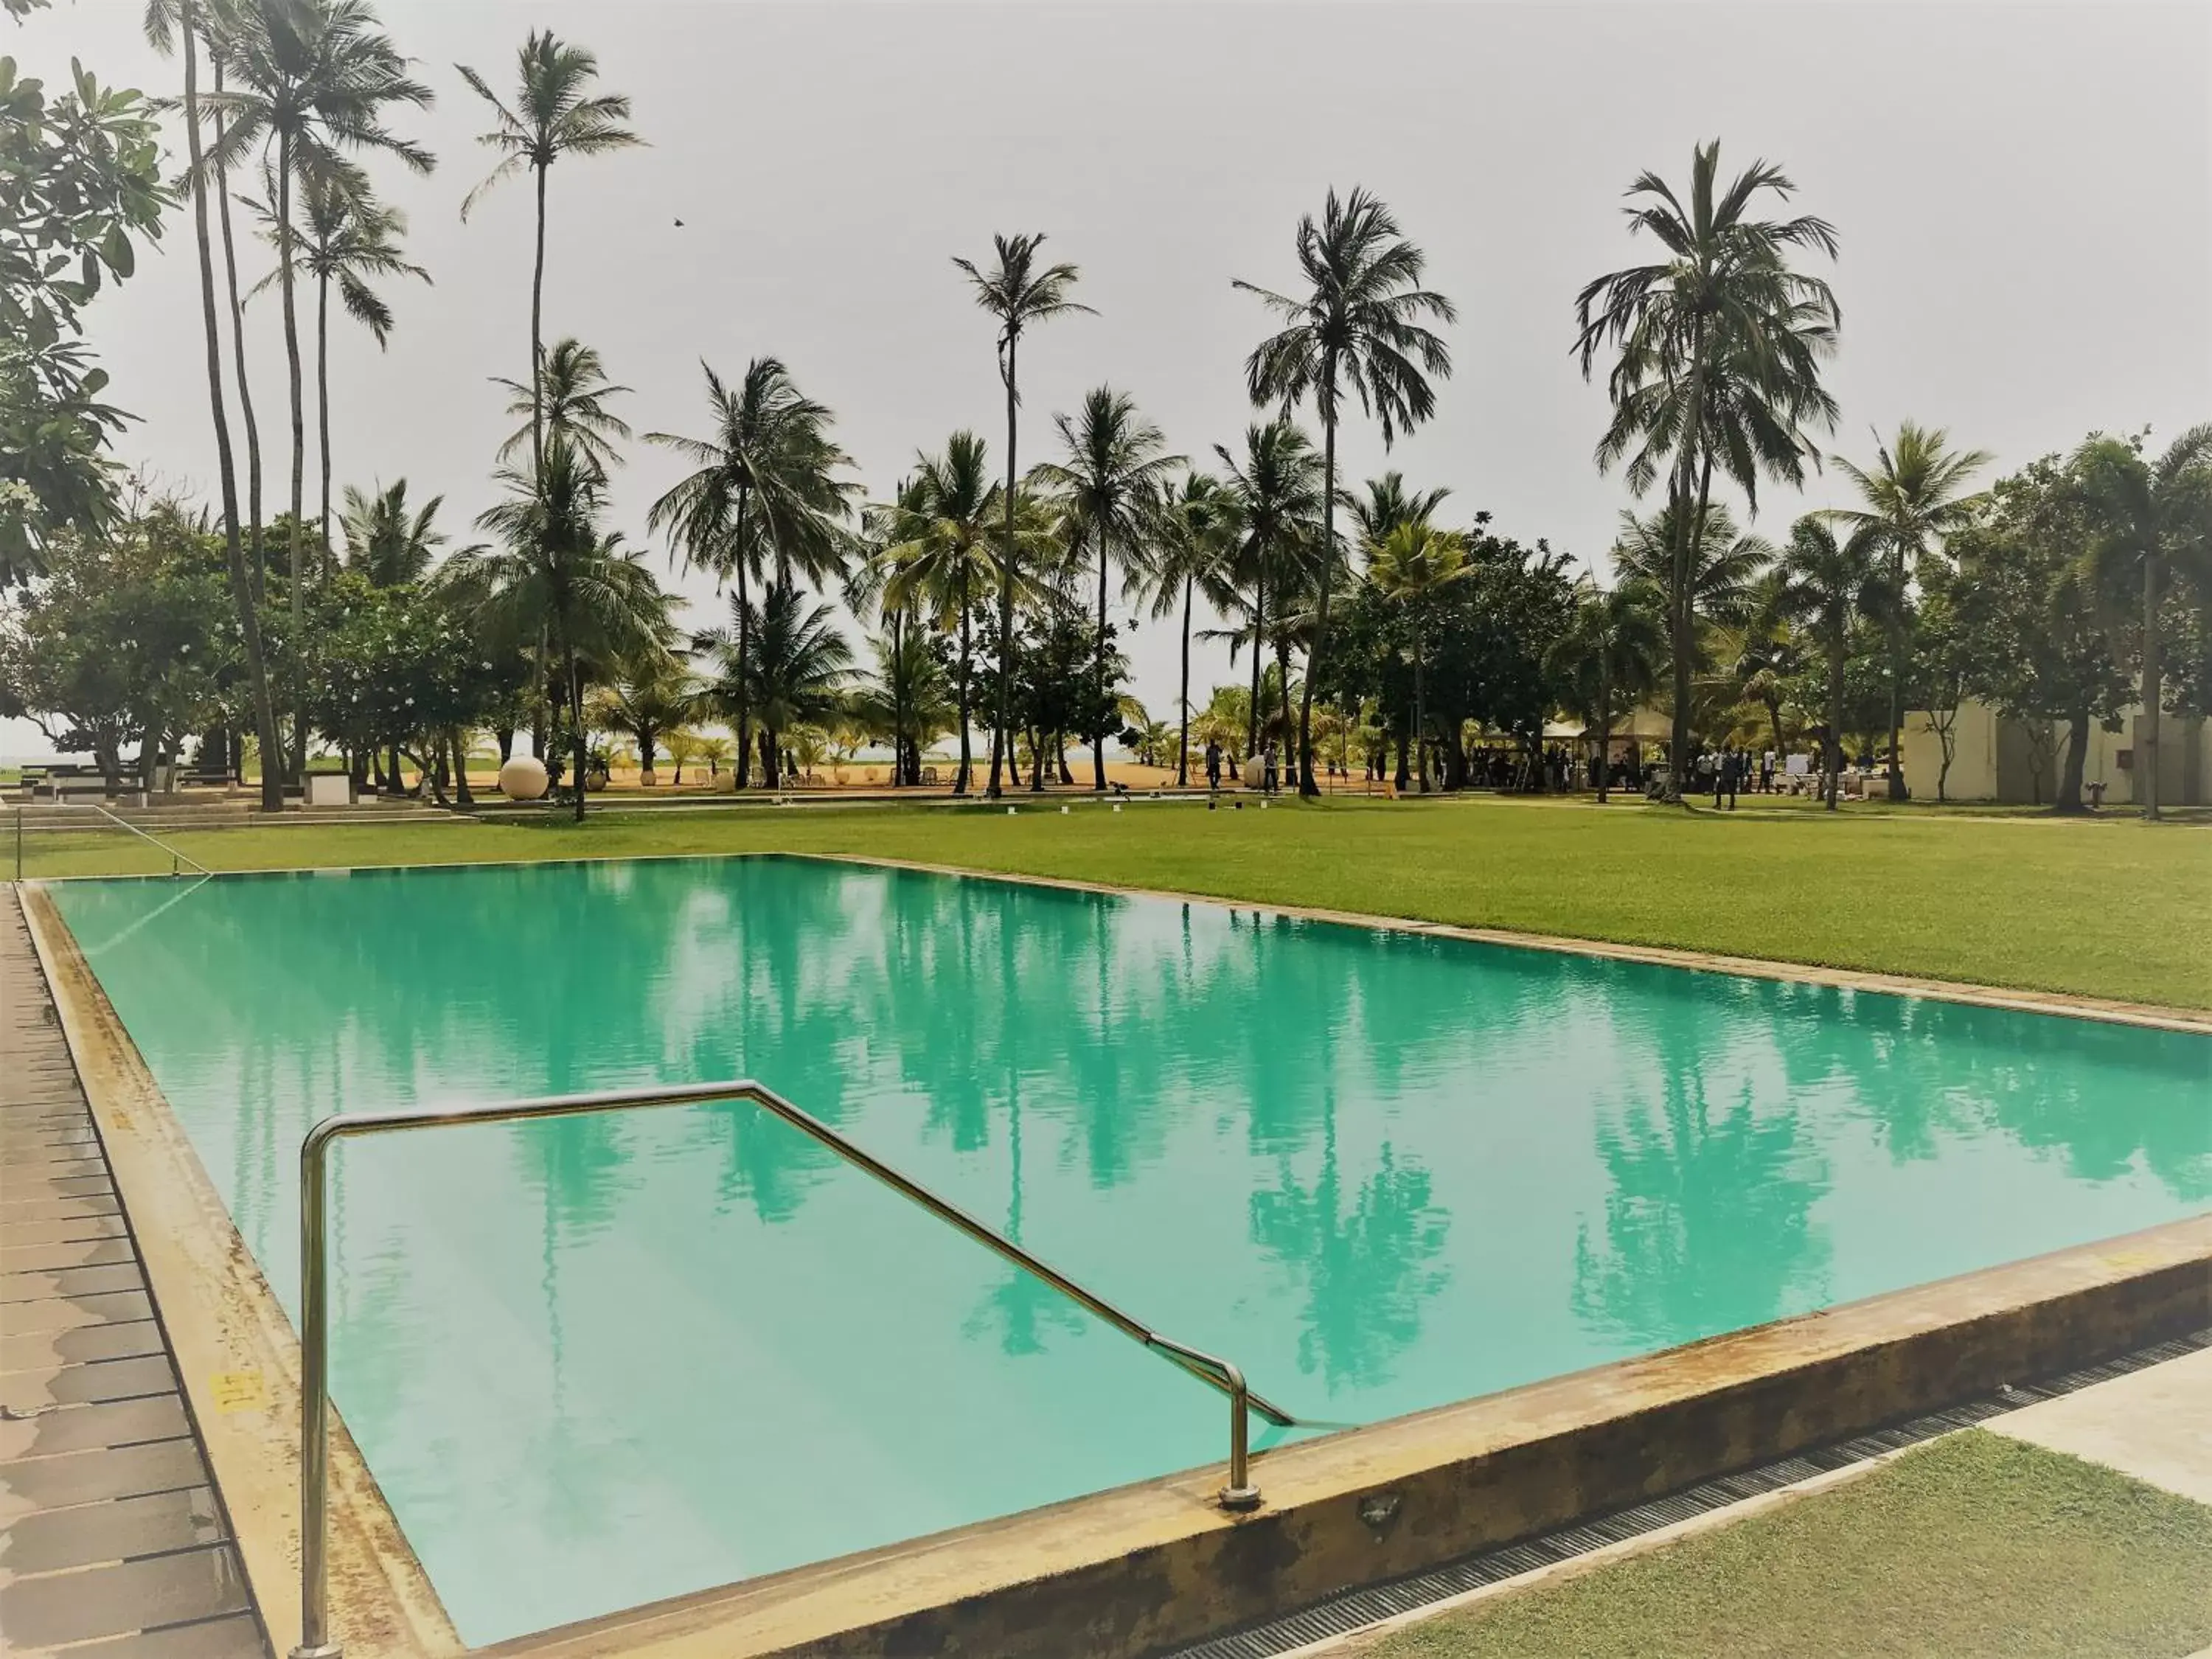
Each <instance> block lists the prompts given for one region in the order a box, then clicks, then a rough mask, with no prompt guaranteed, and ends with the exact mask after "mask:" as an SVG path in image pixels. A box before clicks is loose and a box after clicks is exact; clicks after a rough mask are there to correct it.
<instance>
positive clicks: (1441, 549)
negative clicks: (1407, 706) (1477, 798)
mask: <svg viewBox="0 0 2212 1659" xmlns="http://www.w3.org/2000/svg"><path fill="white" fill-rule="evenodd" d="M1367 560H1368V562H1367V580H1369V581H1370V582H1372V583H1373V584H1374V585H1375V590H1376V592H1379V593H1380V594H1382V595H1383V598H1385V599H1389V600H1392V601H1394V602H1395V603H1396V604H1399V605H1403V606H1405V607H1406V611H1407V615H1408V616H1409V617H1412V619H1413V732H1414V734H1415V737H1416V739H1417V741H1418V744H1419V763H1418V764H1419V774H1420V782H1421V793H1423V794H1427V793H1429V745H1428V743H1427V740H1426V739H1427V732H1428V720H1427V709H1428V701H1427V689H1428V678H1427V664H1428V651H1427V635H1426V629H1425V623H1426V621H1427V611H1428V609H1429V605H1430V601H1431V599H1433V598H1434V597H1435V596H1436V595H1437V594H1438V593H1440V592H1443V590H1444V589H1445V588H1447V587H1449V586H1451V585H1452V584H1453V583H1455V582H1463V581H1465V580H1467V579H1468V577H1469V576H1471V575H1473V574H1474V567H1473V566H1472V565H1470V564H1469V563H1468V556H1467V543H1466V541H1465V540H1464V539H1463V538H1461V537H1460V536H1458V535H1455V533H1453V532H1450V531H1449V530H1438V529H1436V528H1434V527H1433V526H1429V525H1425V524H1421V523H1419V522H1417V521H1413V520H1408V521H1407V522H1406V523H1403V524H1401V525H1400V526H1398V527H1397V528H1396V529H1395V530H1393V531H1392V532H1390V533H1389V535H1388V536H1387V537H1385V538H1383V540H1382V541H1381V542H1380V543H1378V544H1375V545H1373V546H1371V547H1370V548H1369V549H1368V554H1367Z"/></svg>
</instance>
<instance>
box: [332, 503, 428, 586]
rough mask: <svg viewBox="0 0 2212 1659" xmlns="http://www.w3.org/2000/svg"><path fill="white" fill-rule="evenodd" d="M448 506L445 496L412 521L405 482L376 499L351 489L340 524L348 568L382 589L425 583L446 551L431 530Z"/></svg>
mask: <svg viewBox="0 0 2212 1659" xmlns="http://www.w3.org/2000/svg"><path fill="white" fill-rule="evenodd" d="M445 501H446V498H445V497H444V496H443V495H433V496H432V497H430V499H429V500H428V501H425V502H424V503H423V504H422V509H421V510H420V511H419V512H416V513H413V514H411V515H410V513H409V512H408V511H407V480H406V479H404V478H402V479H400V480H399V481H398V483H394V484H393V485H392V487H391V488H390V489H380V490H378V491H377V492H376V493H375V494H374V495H363V494H362V492H361V490H360V489H358V488H357V487H356V486H355V485H352V484H348V485H347V486H346V493H345V516H344V517H343V519H342V520H340V521H339V527H340V529H341V530H342V531H343V532H344V535H345V543H346V567H347V568H349V569H351V570H358V571H359V572H361V574H362V575H364V576H366V577H367V578H368V580H369V581H370V583H371V584H373V585H374V586H378V587H404V586H406V585H407V584H408V583H410V582H415V581H420V580H422V577H423V576H424V575H425V574H427V573H428V570H429V568H430V565H431V563H432V562H433V561H434V560H435V558H436V557H437V550H438V549H439V548H441V547H442V546H443V545H445V541H446V538H445V537H444V536H443V535H442V534H441V533H440V532H438V531H437V530H435V528H433V527H432V526H433V525H434V523H435V520H436V519H437V516H438V509H439V508H440V507H442V506H444V505H445Z"/></svg>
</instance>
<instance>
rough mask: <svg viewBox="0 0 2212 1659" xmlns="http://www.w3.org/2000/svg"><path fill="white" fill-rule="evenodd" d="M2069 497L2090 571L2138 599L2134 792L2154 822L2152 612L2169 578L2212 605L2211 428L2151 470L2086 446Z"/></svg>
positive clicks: (2098, 444)
mask: <svg viewBox="0 0 2212 1659" xmlns="http://www.w3.org/2000/svg"><path fill="white" fill-rule="evenodd" d="M2073 471H2074V474H2075V478H2076V479H2077V480H2078V483H2077V485H2076V489H2077V492H2078V495H2079V498H2080V500H2081V504H2082V506H2083V507H2085V508H2086V509H2087V515H2088V519H2089V522H2090V524H2091V525H2092V526H2093V535H2094V536H2095V538H2096V539H2095V540H2094V542H2093V543H2092V544H2091V546H2090V548H2089V551H2088V558H2087V564H2088V568H2090V570H2091V571H2093V573H2094V574H2095V575H2096V577H2097V578H2098V580H2099V581H2100V583H2103V584H2106V585H2111V586H2116V585H2118V584H2121V583H2125V584H2128V585H2130V586H2134V587H2135V588H2136V590H2137V591H2138V592H2141V593H2142V637H2141V640H2140V641H2139V644H2138V653H2139V655H2140V659H2141V668H2142V690H2141V692H2140V694H2139V696H2140V700H2141V702H2142V726H2141V736H2140V737H2139V738H2137V739H2136V757H2135V772H2134V778H2135V787H2136V798H2137V799H2139V800H2140V801H2141V802H2142V810H2143V816H2144V817H2147V818H2155V817H2159V816H2160V805H2159V777H2158V760H2159V747H2158V738H2159V732H2158V726H2159V700H2160V697H2161V696H2163V695H2164V694H2163V692H2162V690H2161V689H2160V675H2161V670H2162V665H2161V661H2160V659H2161V656H2162V649H2161V647H2162V646H2163V643H2164V642H2163V641H2162V640H2161V639H2160V618H2159V610H2160V605H2161V604H2162V603H2163V602H2164V599H2165V596H2166V582H2167V578H2168V577H2169V575H2171V574H2172V573H2173V572H2175V571H2177V570H2180V571H2187V572H2189V573H2191V574H2193V575H2194V576H2195V577H2196V579H2197V583H2198V585H2199V587H2200V589H2201V590H2202V591H2203V592H2205V593H2207V594H2208V596H2212V422H2208V423H2207V424H2205V425H2203V426H2194V427H2191V428H2189V430H2188V431H2186V432H2185V433H2183V434H2182V435H2180V436H2179V437H2178V438H2176V439H2175V440H2174V441H2173V442H2172V444H2170V445H2169V446H2167V447H2166V453H2164V454H2163V455H2161V456H2160V457H2159V458H2158V459H2156V460H2154V461H2153V460H2148V459H2145V457H2144V456H2143V454H2142V451H2141V450H2140V449H2139V448H2138V447H2136V445H2134V444H2131V443H2129V442H2127V441H2124V440H2123V439H2118V438H2092V439H2090V440H2089V441H2088V442H2087V443H2085V444H2084V445H2082V446H2081V449H2080V450H2079V451H2078V452H2076V453H2075V457H2074V467H2073Z"/></svg>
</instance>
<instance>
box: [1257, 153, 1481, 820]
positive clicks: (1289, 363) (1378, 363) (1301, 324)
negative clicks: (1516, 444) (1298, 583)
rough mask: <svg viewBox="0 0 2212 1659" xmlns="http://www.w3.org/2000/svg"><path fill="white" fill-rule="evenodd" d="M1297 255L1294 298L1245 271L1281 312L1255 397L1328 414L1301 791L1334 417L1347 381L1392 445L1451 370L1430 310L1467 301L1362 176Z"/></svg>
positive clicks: (1309, 750) (1262, 356) (1332, 503)
mask: <svg viewBox="0 0 2212 1659" xmlns="http://www.w3.org/2000/svg"><path fill="white" fill-rule="evenodd" d="M1297 254H1298V267H1299V271H1300V274H1301V275H1302V276H1304V279H1305V283H1306V292H1305V294H1304V296H1303V297H1302V298H1295V299H1294V298H1291V297H1290V296H1289V295H1281V294H1276V293H1273V292H1271V291H1270V290H1268V289H1264V288H1259V287H1255V285H1254V284H1252V283H1246V282H1237V283H1235V286H1236V287H1237V288H1241V289H1244V290H1245V292H1247V293H1249V294H1256V295H1259V296H1260V298H1261V301H1264V302H1265V303H1266V304H1267V307H1268V309H1269V310H1271V311H1273V312H1274V313H1276V314H1277V315H1278V316H1279V317H1280V318H1282V319H1283V321H1284V325H1285V326H1284V328H1283V330H1282V331H1281V332H1280V333H1278V334H1275V335H1273V336H1272V337H1269V338H1267V339H1266V340H1263V341H1261V343H1260V345H1259V347H1258V348H1257V349H1255V351H1254V352H1253V353H1252V356H1251V358H1250V360H1249V362H1246V364H1245V366H1244V372H1245V380H1246V381H1247V384H1248V389H1249V391H1250V392H1251V395H1252V401H1253V402H1254V403H1255V404H1268V403H1279V404H1281V405H1282V408H1283V412H1284V413H1285V415H1287V414H1289V412H1290V411H1291V409H1292V408H1293V407H1294V406H1295V405H1297V404H1298V403H1300V402H1301V401H1303V400H1304V398H1306V397H1308V396H1309V395H1310V396H1311V397H1312V398H1313V400H1314V408H1315V410H1316V412H1317V413H1318V414H1319V415H1320V416H1321V424H1322V550H1321V573H1320V580H1319V584H1318V590H1319V599H1318V603H1317V604H1316V607H1315V611H1314V617H1313V642H1312V645H1311V647H1310V650H1309V651H1308V653H1307V658H1306V684H1305V690H1304V694H1303V695H1302V696H1300V698H1299V700H1298V793H1300V794H1302V795H1318V794H1319V793H1321V790H1320V787H1319V786H1317V785H1316V783H1315V782H1314V763H1313V688H1314V681H1315V680H1316V678H1317V677H1318V674H1319V671H1320V667H1321V660H1322V653H1324V652H1326V651H1327V649H1328V602H1329V595H1330V592H1331V590H1332V589H1334V586H1336V428H1337V420H1338V416H1339V415H1340V413H1341V412H1342V411H1341V402H1340V400H1341V398H1342V396H1343V392H1344V390H1345V387H1346V384H1347V383H1349V385H1350V387H1351V389H1352V392H1354V393H1355V394H1357V396H1358V399H1359V407H1360V410H1361V412H1362V413H1364V414H1366V415H1370V416H1374V417H1376V419H1377V420H1378V421H1379V422H1381V425H1382V428H1383V447H1384V448H1386V449H1387V448H1389V447H1390V445H1391V443H1392V442H1393V441H1395V439H1396V437H1397V435H1398V434H1399V433H1400V432H1401V431H1410V430H1411V429H1412V428H1413V427H1415V426H1417V425H1419V423H1420V422H1423V421H1425V420H1427V419H1428V418H1429V416H1431V414H1432V413H1434V412H1435V410H1436V394H1435V392H1433V391H1431V388H1430V386H1429V380H1428V377H1429V376H1430V375H1435V376H1436V377H1437V379H1439V380H1442V379H1445V378H1447V377H1449V375H1450V374H1451V353H1450V352H1449V350H1447V349H1445V346H1444V343H1443V340H1442V339H1440V338H1439V337H1437V335H1436V334H1435V333H1433V332H1432V331H1430V330H1429V329H1428V328H1427V327H1425V326H1424V325H1423V324H1422V322H1421V320H1420V319H1423V318H1425V317H1433V318H1435V319H1437V320H1438V321H1439V322H1444V323H1449V322H1451V321H1453V320H1455V318H1456V317H1457V315H1458V313H1456V312H1455V311H1454V310H1453V308H1452V303H1451V301H1449V300H1447V299H1446V298H1444V296H1443V295H1441V294H1437V293H1435V292H1432V291H1431V290H1430V289H1425V288H1423V287H1422V286H1421V285H1420V283H1421V272H1422V270H1423V269H1424V268H1425V266H1426V265H1427V264H1428V256H1427V255H1425V253H1423V252H1421V250H1420V249H1419V247H1417V246H1414V245H1413V243H1411V242H1409V241H1407V240H1404V239H1403V238H1402V237H1401V235H1400V234H1399V230H1398V222H1397V220H1396V219H1395V218H1394V217H1393V216H1391V213H1390V210H1389V208H1387V207H1385V206H1384V205H1383V204H1382V203H1381V202H1380V201H1378V200H1376V198H1375V197H1372V196H1370V195H1369V194H1368V193H1367V191H1364V190H1361V189H1358V188H1357V187H1355V188H1354V189H1353V191H1352V194H1351V195H1350V196H1349V197H1345V198H1344V199H1343V200H1341V201H1340V200H1339V199H1338V197H1337V194H1336V192H1335V191H1334V190H1332V191H1329V192H1328V200H1327V201H1326V202H1325V203H1324V204H1322V217H1321V222H1320V223H1319V224H1318V225H1316V223H1315V222H1314V219H1313V216H1312V215H1311V214H1308V215H1307V216H1305V217H1304V219H1302V220H1300V221H1299V222H1298V235H1297Z"/></svg>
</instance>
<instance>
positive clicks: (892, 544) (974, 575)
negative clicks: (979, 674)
mask: <svg viewBox="0 0 2212 1659" xmlns="http://www.w3.org/2000/svg"><path fill="white" fill-rule="evenodd" d="M989 468H990V462H989V459H988V455H987V450H986V447H985V445H984V442H983V441H982V439H981V438H979V437H977V436H976V435H975V434H974V433H972V432H956V433H954V434H953V435H952V436H951V438H949V439H948V440H946V441H945V453H943V454H942V455H921V456H918V457H916V458H915V473H914V476H913V477H911V478H909V479H908V480H907V482H906V483H905V485H904V486H903V487H902V489H900V491H899V497H898V500H897V501H895V502H893V503H891V504H890V506H889V507H888V508H886V509H884V513H883V518H884V521H885V522H884V549H883V552H882V555H881V556H882V559H883V562H884V565H885V567H886V568H888V570H889V572H890V574H889V576H888V577H887V579H886V580H885V584H884V596H883V602H884V605H886V606H888V607H890V608H891V609H894V610H898V611H907V612H910V613H912V614H915V615H927V616H929V617H933V619H934V620H935V621H936V623H937V625H938V626H939V628H949V629H957V630H958V632H959V636H960V648H959V657H958V666H957V671H956V672H955V675H954V682H955V687H956V695H957V714H956V716H955V722H956V725H957V728H958V731H959V736H960V764H959V767H958V769H957V770H956V771H955V772H954V773H953V776H952V793H954V794H956V795H964V794H966V793H968V790H969V777H970V774H971V772H972V770H973V768H974V764H975V761H974V756H973V752H972V742H971V739H970V738H969V716H970V714H971V713H972V712H973V709H974V707H975V704H974V701H973V698H972V696H971V690H972V687H973V684H974V672H975V653H974V637H973V629H972V623H973V619H974V616H975V599H976V595H977V589H978V586H979V585H980V586H981V587H982V588H983V590H984V591H986V592H987V591H989V588H990V586H991V585H992V584H994V583H995V581H996V580H997V561H996V560H994V557H993V550H992V549H991V547H990V545H989V541H990V523H991V520H993V519H994V517H995V518H1003V517H1004V512H1003V508H1002V507H1001V504H1000V500H999V490H998V488H997V487H996V486H994V484H993V483H992V482H991V476H990V471H989ZM1001 533H1002V535H1003V532H1001ZM1001 545H1003V541H1002V542H1001Z"/></svg>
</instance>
